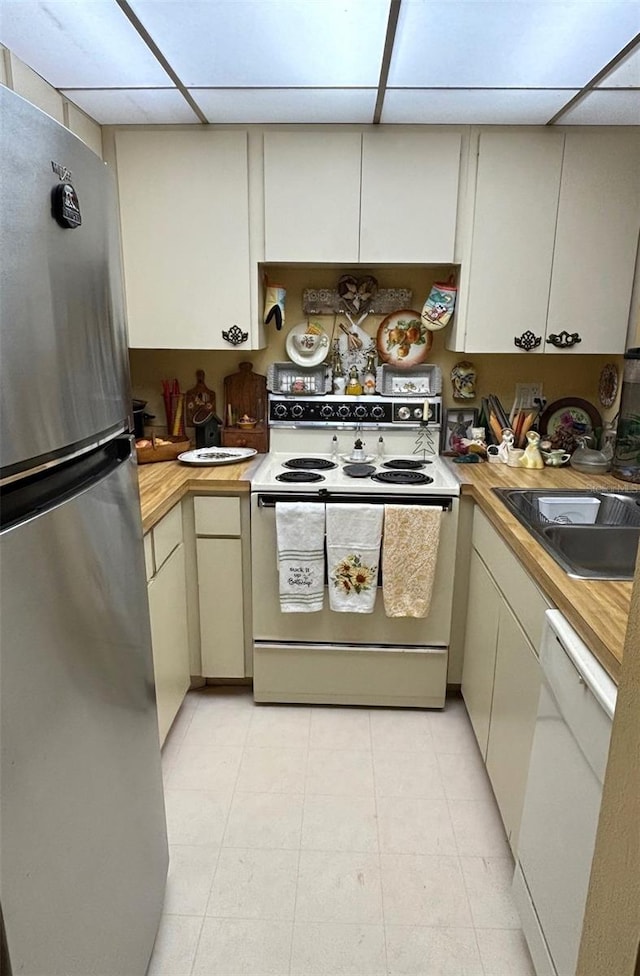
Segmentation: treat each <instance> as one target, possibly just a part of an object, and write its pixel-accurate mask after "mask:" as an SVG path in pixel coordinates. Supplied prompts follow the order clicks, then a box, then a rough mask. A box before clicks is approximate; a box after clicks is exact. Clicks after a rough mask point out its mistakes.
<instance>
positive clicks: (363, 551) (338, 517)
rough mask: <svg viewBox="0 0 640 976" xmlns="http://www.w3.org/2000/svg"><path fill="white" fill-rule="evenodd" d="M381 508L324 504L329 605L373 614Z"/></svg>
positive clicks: (378, 506)
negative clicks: (325, 506)
mask: <svg viewBox="0 0 640 976" xmlns="http://www.w3.org/2000/svg"><path fill="white" fill-rule="evenodd" d="M383 514H384V513H383V509H382V505H340V504H335V505H334V504H331V505H327V575H328V580H329V606H330V607H331V609H332V610H337V611H339V612H340V613H373V608H374V606H375V602H376V588H377V586H378V564H379V562H380V539H381V537H382V517H383Z"/></svg>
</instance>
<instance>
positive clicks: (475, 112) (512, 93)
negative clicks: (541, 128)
mask: <svg viewBox="0 0 640 976" xmlns="http://www.w3.org/2000/svg"><path fill="white" fill-rule="evenodd" d="M575 94H576V92H575V91H566V90H565V89H563V90H562V91H549V90H544V91H521V90H514V89H501V90H497V89H495V90H493V91H485V90H477V89H465V90H456V91H453V90H451V89H449V90H445V89H437V88H436V89H430V90H428V91H425V90H424V89H415V90H411V89H407V88H403V89H395V90H392V91H387V93H386V95H385V99H384V106H383V109H382V120H381V121H382V122H388V123H407V124H422V125H447V124H454V123H456V124H461V125H544V124H545V123H546V122H548V120H549V119H550V118H551V117H552V116H553V115H555V113H556V112H557V111H558V110H559V109H561V108H562V106H563V105H565V104H566V103H567V102H568V101H569V99H570V98H572V97H573V96H574V95H575Z"/></svg>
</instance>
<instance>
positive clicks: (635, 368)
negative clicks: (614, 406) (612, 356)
mask: <svg viewBox="0 0 640 976" xmlns="http://www.w3.org/2000/svg"><path fill="white" fill-rule="evenodd" d="M624 358H625V364H624V374H623V377H622V393H621V395H620V419H619V420H618V432H617V435H616V447H615V452H614V455H613V464H612V469H611V473H612V474H613V476H614V477H615V478H618V479H619V480H620V481H631V482H633V483H634V484H640V346H636V347H635V348H634V349H628V350H627V352H626V353H625V354H624Z"/></svg>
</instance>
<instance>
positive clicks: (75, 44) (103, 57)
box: [0, 0, 171, 88]
mask: <svg viewBox="0 0 640 976" xmlns="http://www.w3.org/2000/svg"><path fill="white" fill-rule="evenodd" d="M0 41H2V43H3V44H5V45H6V46H7V47H8V48H10V50H12V51H13V52H14V54H16V55H17V57H19V58H20V59H21V60H22V61H25V62H26V63H27V64H28V65H29V66H30V67H32V68H33V69H34V70H35V71H37V72H38V74H40V75H42V77H43V78H45V79H46V81H48V82H49V84H51V85H53V86H54V88H111V87H137V86H142V87H147V86H148V87H152V86H154V85H156V86H162V85H170V84H171V79H170V78H169V77H168V75H167V74H166V72H165V71H164V70H163V68H161V67H160V65H159V63H158V62H157V60H156V59H155V58H154V56H153V55H152V54H151V51H150V50H149V48H148V47H147V46H146V44H145V43H144V41H143V40H142V38H141V37H140V36H139V35H138V33H137V31H136V30H135V29H134V28H133V26H132V25H131V24H130V23H129V21H128V20H127V18H126V17H125V16H124V14H123V13H122V11H121V10H120V8H119V7H118V5H117V4H116V3H115V2H114V0H41V2H36V0H2V7H1V12H0Z"/></svg>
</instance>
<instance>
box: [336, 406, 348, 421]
mask: <svg viewBox="0 0 640 976" xmlns="http://www.w3.org/2000/svg"><path fill="white" fill-rule="evenodd" d="M338 416H339V417H341V418H342V419H343V420H346V418H347V417H348V416H349V407H347V406H346V404H343V405H342V406H341V407H338Z"/></svg>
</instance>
